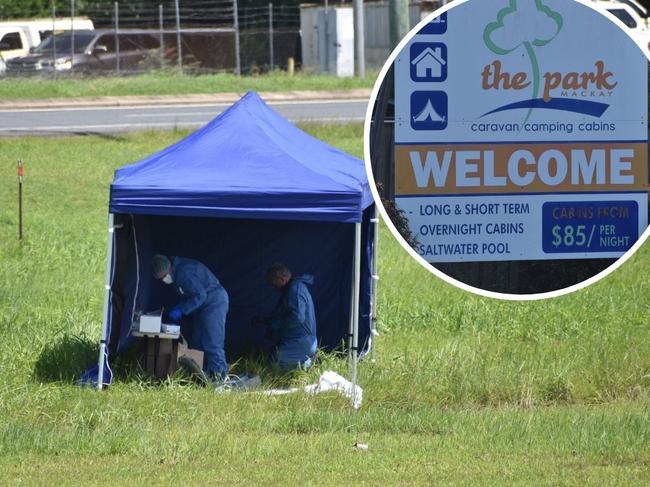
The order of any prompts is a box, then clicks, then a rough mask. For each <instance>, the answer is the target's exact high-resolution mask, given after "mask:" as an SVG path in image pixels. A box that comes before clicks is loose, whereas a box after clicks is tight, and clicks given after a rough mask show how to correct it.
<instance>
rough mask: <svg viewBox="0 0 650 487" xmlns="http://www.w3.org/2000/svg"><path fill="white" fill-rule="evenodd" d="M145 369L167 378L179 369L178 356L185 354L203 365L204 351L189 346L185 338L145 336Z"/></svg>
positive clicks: (155, 375)
mask: <svg viewBox="0 0 650 487" xmlns="http://www.w3.org/2000/svg"><path fill="white" fill-rule="evenodd" d="M144 340H145V354H144V369H145V371H146V372H147V374H149V375H150V376H152V377H155V378H156V379H165V378H166V377H168V376H170V375H173V374H174V372H176V369H178V358H179V357H182V356H183V355H185V356H187V357H190V358H192V359H194V361H195V362H196V363H197V364H198V365H199V367H203V352H202V351H201V350H195V349H193V348H189V347H188V344H187V342H186V341H185V339H183V338H181V340H172V339H169V338H158V337H145V338H144Z"/></svg>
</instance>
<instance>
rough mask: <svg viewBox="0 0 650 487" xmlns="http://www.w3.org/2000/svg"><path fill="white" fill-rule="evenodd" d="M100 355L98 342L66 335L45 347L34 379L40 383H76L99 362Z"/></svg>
mask: <svg viewBox="0 0 650 487" xmlns="http://www.w3.org/2000/svg"><path fill="white" fill-rule="evenodd" d="M98 354H99V345H98V343H97V341H96V340H90V339H89V338H87V337H86V336H83V335H71V334H68V333H66V334H65V335H63V336H61V337H58V339H56V340H54V341H53V342H51V343H48V344H47V345H45V346H44V347H43V350H42V351H41V354H40V356H39V357H38V360H37V361H36V365H35V366H34V379H35V380H37V381H40V382H76V381H77V380H78V379H79V377H80V376H81V374H82V372H84V371H85V370H87V369H88V368H89V367H92V366H93V364H94V363H95V362H97V356H98Z"/></svg>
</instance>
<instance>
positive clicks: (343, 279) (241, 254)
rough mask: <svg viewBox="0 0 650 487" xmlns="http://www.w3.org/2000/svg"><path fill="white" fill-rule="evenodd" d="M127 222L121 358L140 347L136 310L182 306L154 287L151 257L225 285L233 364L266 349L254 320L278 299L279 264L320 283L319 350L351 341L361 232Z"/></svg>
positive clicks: (367, 245) (367, 236)
mask: <svg viewBox="0 0 650 487" xmlns="http://www.w3.org/2000/svg"><path fill="white" fill-rule="evenodd" d="M373 211H374V209H373V208H372V207H371V208H368V209H367V210H366V211H365V212H364V218H363V222H362V262H361V294H360V313H359V344H360V347H361V348H362V349H363V348H364V347H365V345H366V344H367V340H368V338H369V333H370V282H371V281H370V279H371V258H372V242H373V235H372V229H373V227H374V225H372V224H370V218H371V216H372V212H373ZM121 221H122V222H123V226H122V228H121V229H120V230H118V237H119V239H118V241H119V242H120V243H119V244H118V245H116V257H115V263H116V266H117V267H118V268H121V270H120V271H119V272H121V274H122V276H121V277H119V278H118V279H117V280H116V281H115V282H114V284H113V294H114V295H115V296H120V297H121V298H120V299H119V300H116V301H115V300H114V301H115V302H114V303H113V304H114V306H113V312H112V313H111V323H110V329H111V330H112V331H111V332H110V333H109V336H110V337H111V338H110V346H109V348H110V349H111V350H117V351H118V352H120V351H122V350H124V349H125V348H126V347H127V346H128V345H130V344H132V343H133V340H132V337H131V336H130V333H129V330H130V326H131V317H132V312H133V310H134V309H135V310H139V309H140V310H152V309H158V308H160V307H161V306H163V305H166V306H168V307H169V306H171V305H173V304H174V303H175V302H176V300H177V299H178V297H177V296H176V295H175V293H174V292H173V290H172V289H171V286H165V285H164V284H162V283H160V282H158V281H155V280H154V279H152V277H151V257H152V255H154V254H155V253H164V254H167V255H181V256H185V257H192V258H196V259H198V260H200V261H202V262H204V263H205V264H206V265H208V267H210V268H211V269H212V270H213V272H214V273H215V274H216V275H217V277H218V278H219V279H220V280H221V282H222V284H223V285H224V287H225V288H226V290H227V291H228V293H229V295H230V311H229V314H228V318H227V329H226V352H227V355H228V358H229V360H231V361H232V360H234V359H236V358H238V357H240V356H243V355H247V354H248V353H251V352H253V350H254V349H255V348H257V347H258V345H259V344H260V343H261V340H262V335H263V329H262V328H259V327H253V326H251V324H250V323H251V318H252V317H253V316H258V315H265V314H268V313H269V312H270V310H272V309H273V306H274V304H275V302H276V300H277V298H278V295H277V293H276V292H275V291H274V290H273V289H272V288H271V287H270V286H269V285H268V283H267V282H266V279H265V273H266V269H267V268H268V267H269V266H270V264H272V263H273V262H284V263H286V264H287V265H288V266H289V267H290V268H291V269H292V271H293V272H294V275H301V274H312V275H314V278H315V282H314V285H313V286H312V287H311V292H312V296H313V298H314V303H315V308H316V316H317V326H318V339H319V346H321V347H323V348H325V349H327V350H331V349H332V348H335V347H337V346H338V345H340V344H341V342H342V341H343V340H345V339H346V338H347V333H348V326H349V316H350V314H349V313H350V293H351V285H352V283H351V275H352V267H351V266H352V258H353V249H354V225H353V224H349V223H336V222H304V221H289V220H240V219H228V218H225V219H224V218H203V217H174V216H159V215H133V216H132V217H128V216H126V215H121ZM136 245H137V249H138V254H137V258H136V251H135V249H136ZM136 269H139V275H138V274H137V273H136ZM136 290H137V297H136ZM134 298H135V299H136V300H137V301H136V303H135V306H134ZM188 325H189V326H191V324H188Z"/></svg>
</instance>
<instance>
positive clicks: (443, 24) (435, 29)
mask: <svg viewBox="0 0 650 487" xmlns="http://www.w3.org/2000/svg"><path fill="white" fill-rule="evenodd" d="M445 32H447V12H445V13H444V14H440V15H439V16H438V17H436V18H435V19H433V20H432V21H431V22H429V23H428V24H426V25H425V26H424V27H422V28H421V29H420V32H418V34H420V35H421V34H444V33H445Z"/></svg>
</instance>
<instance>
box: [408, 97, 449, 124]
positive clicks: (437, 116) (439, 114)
mask: <svg viewBox="0 0 650 487" xmlns="http://www.w3.org/2000/svg"><path fill="white" fill-rule="evenodd" d="M447 113H448V101H447V93H445V92H444V91H414V92H413V93H412V94H411V127H412V128H413V129H414V130H444V129H446V128H447V117H448V115H447Z"/></svg>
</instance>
